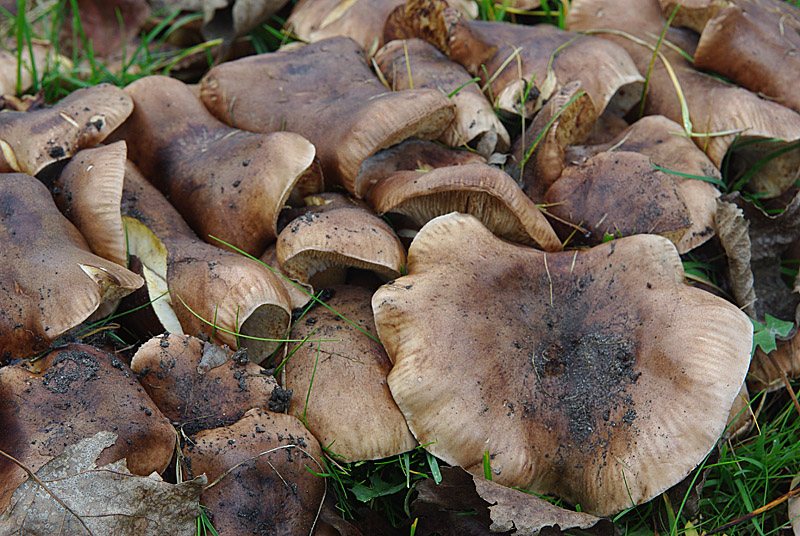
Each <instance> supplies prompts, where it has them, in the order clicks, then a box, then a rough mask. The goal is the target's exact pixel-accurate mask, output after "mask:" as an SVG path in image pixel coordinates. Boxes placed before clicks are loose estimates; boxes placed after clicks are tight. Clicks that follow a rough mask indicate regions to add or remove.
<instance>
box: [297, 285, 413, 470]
mask: <svg viewBox="0 0 800 536" xmlns="http://www.w3.org/2000/svg"><path fill="white" fill-rule="evenodd" d="M331 291H332V296H331V298H330V299H328V300H327V301H326V304H327V305H328V306H329V307H330V308H331V309H332V310H333V311H336V312H332V311H331V310H329V309H324V308H322V307H316V308H314V309H312V310H311V311H309V312H308V313H307V314H306V315H305V316H303V318H302V319H301V320H300V321H299V322H298V323H297V324H296V325H295V327H294V328H293V329H292V338H293V339H301V340H302V339H304V338H306V337H309V338H311V339H321V340H322V339H324V340H325V341H326V342H312V341H309V342H306V343H304V344H302V345H298V346H299V348H297V349H296V351H294V352H293V353H292V355H291V357H289V359H288V361H286V365H285V366H284V370H285V379H284V382H283V383H284V386H285V387H286V388H287V389H291V391H292V402H291V408H290V409H291V411H290V413H292V414H293V415H301V416H302V418H303V422H305V423H306V424H307V426H308V429H309V430H311V433H313V434H314V437H316V438H317V439H318V440H319V442H320V443H321V444H323V445H326V447H327V448H328V449H330V450H331V451H332V452H335V453H336V455H337V456H342V457H343V458H344V459H345V460H347V461H351V462H352V461H359V460H373V459H377V458H387V457H389V456H395V455H397V454H400V453H402V452H406V451H408V450H411V449H413V448H414V447H416V446H417V442H416V440H415V439H414V436H412V435H411V432H409V431H408V426H407V425H406V421H405V418H404V417H403V414H402V413H400V410H399V409H397V405H396V404H395V403H394V400H393V399H392V395H391V393H390V392H389V387H388V385H386V375H387V374H388V373H389V370H390V369H391V362H390V361H389V358H388V357H387V355H386V352H385V351H384V349H383V346H381V344H380V343H379V342H378V340H377V338H374V337H373V338H370V337H369V335H374V333H375V323H374V320H373V318H372V307H371V301H370V300H371V299H372V292H371V291H369V290H367V289H364V288H360V287H354V286H344V285H340V286H334V287H332V288H331ZM344 319H347V320H344ZM365 332H366V333H365ZM367 334H369V335H367Z"/></svg>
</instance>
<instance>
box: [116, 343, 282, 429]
mask: <svg viewBox="0 0 800 536" xmlns="http://www.w3.org/2000/svg"><path fill="white" fill-rule="evenodd" d="M131 370H133V371H134V372H135V373H136V374H137V375H138V376H139V381H140V382H141V383H142V385H143V386H144V390H145V391H147V394H148V395H150V398H152V399H153V402H154V403H155V405H156V406H158V409H160V410H161V412H162V413H163V414H164V415H165V416H166V417H167V418H168V419H169V420H170V421H171V422H172V423H173V424H174V425H175V426H177V427H179V428H180V430H181V431H182V433H184V434H186V435H189V436H192V435H195V434H197V433H198V432H199V431H201V430H206V429H209V428H217V427H219V426H228V425H230V424H233V423H234V422H236V421H238V420H239V419H240V418H242V416H243V415H244V413H245V412H246V411H247V410H249V409H250V408H255V407H260V408H264V409H266V408H268V407H270V406H272V408H274V409H273V411H277V410H284V409H285V408H284V404H283V403H279V402H280V399H281V398H282V395H281V389H280V388H279V387H278V384H277V382H276V381H275V378H273V377H272V376H270V375H269V374H267V373H266V371H265V370H264V369H263V368H261V367H259V366H258V365H256V364H255V363H253V362H251V361H250V359H249V358H248V357H247V352H245V351H237V352H233V351H231V350H230V348H228V347H220V346H217V345H216V344H214V343H211V342H203V341H201V340H200V339H197V338H195V337H190V336H187V335H178V334H175V333H172V334H167V333H165V334H164V335H161V336H158V337H153V338H152V339H150V340H149V341H147V342H145V343H144V344H143V345H142V346H140V347H139V349H138V350H137V351H136V354H135V355H134V356H133V360H132V361H131ZM276 390H277V391H276Z"/></svg>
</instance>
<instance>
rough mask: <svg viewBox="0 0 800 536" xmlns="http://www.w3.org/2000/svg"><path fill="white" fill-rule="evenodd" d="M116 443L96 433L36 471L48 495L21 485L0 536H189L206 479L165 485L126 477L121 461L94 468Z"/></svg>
mask: <svg viewBox="0 0 800 536" xmlns="http://www.w3.org/2000/svg"><path fill="white" fill-rule="evenodd" d="M116 438H117V436H116V434H113V433H111V432H98V433H97V434H95V435H94V436H92V437H89V438H86V439H83V440H81V441H79V442H78V443H77V444H74V445H70V446H68V447H66V448H65V449H64V452H63V453H62V454H60V455H58V456H56V457H55V458H53V459H52V460H50V461H49V462H48V463H46V464H45V465H44V466H42V468H41V469H39V470H38V471H37V472H36V476H37V477H38V479H39V480H40V481H41V482H43V483H44V484H45V485H46V486H47V488H48V489H49V491H50V492H51V493H52V495H51V494H50V493H48V492H47V491H45V490H44V489H43V488H42V486H40V485H39V484H38V483H37V482H36V481H34V480H33V479H29V480H27V481H26V482H25V483H23V484H21V485H20V486H19V487H18V488H17V489H16V491H15V492H14V495H13V496H12V497H11V503H10V505H9V506H8V508H7V509H6V510H5V512H3V514H2V515H0V534H19V535H39V534H55V532H54V530H57V531H58V534H60V535H62V536H64V535H66V536H68V535H73V534H74V535H84V534H88V532H87V530H86V528H85V527H88V528H89V529H90V530H91V533H92V534H95V535H102V534H117V535H126V534H130V535H133V534H135V535H137V536H156V535H158V536H162V535H170V536H178V535H182V534H186V535H188V534H194V533H195V529H196V522H195V520H196V518H197V516H199V515H200V507H199V500H200V492H201V491H202V489H203V486H204V485H205V484H206V482H207V479H206V477H205V476H200V477H198V478H195V479H194V480H191V481H189V482H184V483H182V484H170V483H167V482H163V481H162V480H161V478H160V477H159V476H158V475H157V474H155V473H154V474H152V475H150V476H149V477H141V476H135V475H132V474H131V473H130V472H129V471H128V468H127V467H126V463H125V460H124V459H123V460H119V461H116V462H114V463H111V464H109V465H105V466H103V467H97V466H96V465H95V462H96V461H97V458H98V457H99V456H100V453H101V452H102V451H103V449H105V448H106V447H108V446H110V445H112V444H113V443H114V442H115V441H116ZM53 495H55V496H56V497H58V499H60V501H62V502H63V504H65V505H67V506H68V507H69V509H70V510H71V511H72V512H74V514H76V515H78V516H80V518H81V520H79V519H78V518H76V517H75V515H73V514H71V513H68V512H67V511H66V509H65V508H64V506H62V505H61V504H59V503H58V502H56V501H55V500H54V499H53ZM81 521H83V523H81Z"/></svg>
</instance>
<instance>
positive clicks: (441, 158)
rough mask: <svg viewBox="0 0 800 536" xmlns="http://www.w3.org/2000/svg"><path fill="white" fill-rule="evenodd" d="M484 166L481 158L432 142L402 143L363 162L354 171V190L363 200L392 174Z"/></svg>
mask: <svg viewBox="0 0 800 536" xmlns="http://www.w3.org/2000/svg"><path fill="white" fill-rule="evenodd" d="M485 163H486V159H485V158H484V157H482V156H481V155H479V154H477V153H474V152H471V151H461V150H456V149H450V148H448V147H445V146H443V145H442V144H440V143H435V142H432V141H424V140H406V141H404V142H403V143H400V144H398V145H394V146H392V147H389V148H388V149H383V150H382V151H378V152H377V153H375V154H374V155H372V156H370V157H369V158H367V159H366V160H364V162H363V163H362V164H361V167H359V168H358V175H357V176H356V180H355V188H356V191H357V192H360V193H361V197H364V196H366V195H367V192H369V190H370V188H372V187H373V186H375V185H376V184H378V183H379V182H380V181H382V180H383V179H385V178H386V177H388V176H389V175H391V174H392V173H394V172H396V171H401V170H409V171H423V170H424V171H430V170H432V169H436V168H440V167H446V166H459V165H463V164H485Z"/></svg>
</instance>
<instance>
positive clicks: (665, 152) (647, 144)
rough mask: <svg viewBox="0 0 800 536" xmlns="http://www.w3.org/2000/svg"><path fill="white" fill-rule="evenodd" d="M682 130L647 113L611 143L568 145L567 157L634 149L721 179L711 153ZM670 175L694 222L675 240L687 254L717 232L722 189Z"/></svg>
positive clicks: (663, 164) (688, 170)
mask: <svg viewBox="0 0 800 536" xmlns="http://www.w3.org/2000/svg"><path fill="white" fill-rule="evenodd" d="M680 130H681V126H680V125H679V124H677V123H675V122H674V121H671V120H670V119H667V118H666V117H664V116H662V115H649V116H645V117H642V118H641V119H639V120H638V121H636V122H635V123H634V124H632V125H631V126H630V127H628V128H627V129H625V130H624V131H622V132H620V133H619V134H618V135H617V136H616V137H615V138H614V139H612V140H611V141H609V142H608V143H604V144H601V145H593V146H583V147H572V148H568V149H567V151H566V160H567V161H570V162H581V161H582V159H586V158H588V157H590V156H592V155H594V154H597V153H599V152H603V151H612V152H617V151H632V152H635V153H640V154H643V155H645V156H647V157H649V158H650V159H651V160H652V162H653V164H656V165H658V166H661V167H663V168H666V169H669V170H671V171H675V172H678V173H685V174H688V175H694V176H696V177H708V178H711V179H716V180H718V181H721V180H722V174H721V173H720V171H719V170H718V169H717V167H716V166H715V165H714V163H713V162H712V161H711V160H710V159H709V158H708V156H707V155H706V154H705V153H704V152H703V151H701V150H700V149H699V148H698V147H697V145H695V144H694V143H693V142H692V141H691V140H689V139H688V138H685V137H683V136H676V135H675V134H674V133H675V132H680ZM667 176H668V177H669V178H670V179H671V180H672V181H673V182H674V183H675V185H676V187H677V190H678V193H679V194H680V197H681V199H683V201H684V202H685V203H686V208H687V210H688V211H689V219H690V220H691V222H692V225H691V227H689V229H688V230H687V231H686V233H685V234H684V235H683V237H682V238H681V239H680V240H678V241H677V242H676V243H675V247H676V248H677V249H678V253H680V254H684V253H686V252H687V251H690V250H692V249H694V248H696V247H697V246H699V245H701V244H704V243H705V242H707V241H708V240H709V239H711V238H712V237H713V236H714V234H715V233H716V228H717V226H716V223H715V221H714V214H715V213H716V211H717V201H716V199H717V198H718V197H719V196H720V192H719V190H717V189H716V188H715V187H714V186H713V185H712V184H711V183H710V182H708V181H704V180H701V179H691V178H686V177H681V176H679V175H676V174H672V173H667Z"/></svg>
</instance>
